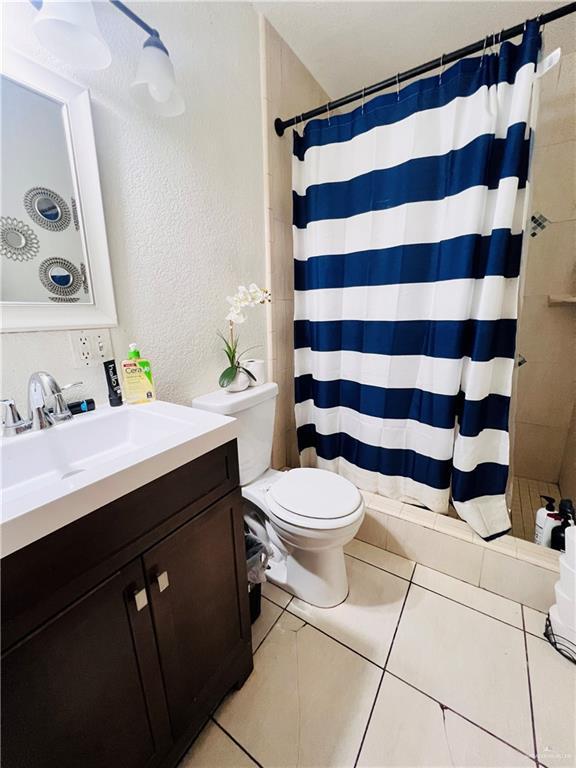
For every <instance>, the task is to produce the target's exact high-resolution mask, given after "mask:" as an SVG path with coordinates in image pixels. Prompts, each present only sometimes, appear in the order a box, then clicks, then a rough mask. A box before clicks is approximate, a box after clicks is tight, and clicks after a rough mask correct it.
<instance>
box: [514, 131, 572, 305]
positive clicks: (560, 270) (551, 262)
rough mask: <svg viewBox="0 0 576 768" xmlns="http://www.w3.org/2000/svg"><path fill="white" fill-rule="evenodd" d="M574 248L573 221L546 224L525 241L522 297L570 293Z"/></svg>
mask: <svg viewBox="0 0 576 768" xmlns="http://www.w3.org/2000/svg"><path fill="white" fill-rule="evenodd" d="M575 124H576V121H575ZM575 249H576V221H561V222H550V223H549V224H548V225H547V227H546V229H545V230H544V231H543V232H541V233H540V234H539V235H538V236H537V237H530V238H528V251H527V254H526V282H525V284H524V295H525V296H533V295H546V296H547V295H548V294H549V293H552V294H554V293H572V291H573V290H574V288H575V287H576V260H575V259H574V251H575Z"/></svg>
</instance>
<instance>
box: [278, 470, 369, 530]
mask: <svg viewBox="0 0 576 768" xmlns="http://www.w3.org/2000/svg"><path fill="white" fill-rule="evenodd" d="M266 502H267V505H268V508H269V510H270V514H271V516H272V517H275V518H277V519H278V520H279V521H280V522H284V523H289V524H291V525H295V526H298V527H300V528H308V529H315V530H333V529H336V528H342V527H345V526H348V525H350V524H351V523H352V522H354V520H355V518H356V517H357V516H358V515H359V514H360V515H361V514H363V508H364V505H363V501H362V496H361V494H360V492H359V491H358V489H357V488H356V486H355V485H354V484H353V483H351V482H350V481H349V480H346V478H344V477H341V476H340V475H336V474H334V473H333V472H328V471H326V470H324V469H313V468H302V469H291V470H289V471H288V472H285V473H284V474H283V476H282V477H281V478H280V479H279V480H278V481H277V482H275V483H273V484H272V485H271V486H270V487H269V488H268V490H267V491H266Z"/></svg>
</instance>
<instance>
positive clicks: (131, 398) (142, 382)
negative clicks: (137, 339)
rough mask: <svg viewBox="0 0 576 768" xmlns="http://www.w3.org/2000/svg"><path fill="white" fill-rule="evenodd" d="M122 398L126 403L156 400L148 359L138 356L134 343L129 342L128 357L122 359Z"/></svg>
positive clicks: (138, 352)
mask: <svg viewBox="0 0 576 768" xmlns="http://www.w3.org/2000/svg"><path fill="white" fill-rule="evenodd" d="M122 380H123V381H124V388H123V390H124V398H125V400H126V402H128V403H150V402H152V401H153V400H156V388H155V386H154V379H153V377H152V368H151V367H150V360H145V359H144V358H142V357H140V350H139V349H138V347H137V346H136V344H130V351H129V352H128V359H127V360H123V361H122Z"/></svg>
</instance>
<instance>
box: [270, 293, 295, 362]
mask: <svg viewBox="0 0 576 768" xmlns="http://www.w3.org/2000/svg"><path fill="white" fill-rule="evenodd" d="M272 326H273V329H274V331H275V332H276V344H277V350H278V354H277V359H278V360H283V361H284V365H283V368H284V369H285V370H286V369H290V368H292V367H293V364H294V363H293V360H294V301H293V300H292V299H277V300H276V301H274V302H273V304H272Z"/></svg>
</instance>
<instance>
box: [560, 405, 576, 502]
mask: <svg viewBox="0 0 576 768" xmlns="http://www.w3.org/2000/svg"><path fill="white" fill-rule="evenodd" d="M559 483H560V488H561V490H562V496H564V497H565V498H566V497H567V498H570V499H574V498H576V405H575V407H574V410H573V412H572V419H571V420H570V426H569V428H568V438H567V440H566V445H565V446H564V456H563V459H562V468H561V469H560V479H559Z"/></svg>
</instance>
